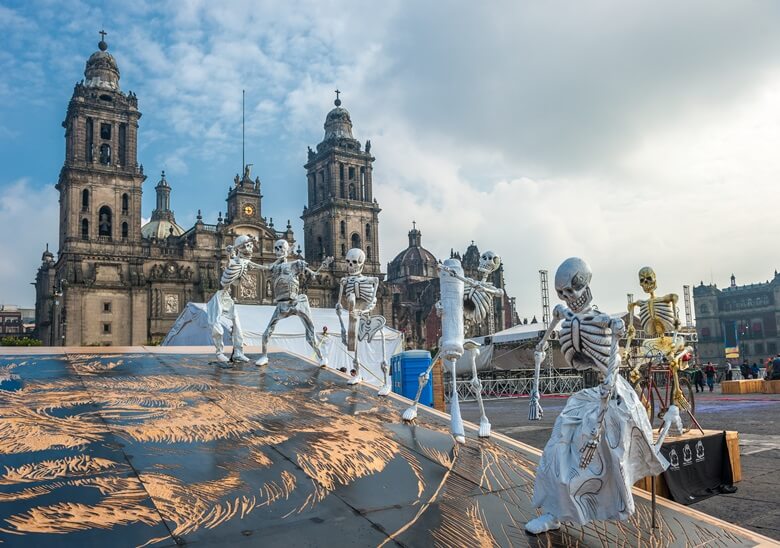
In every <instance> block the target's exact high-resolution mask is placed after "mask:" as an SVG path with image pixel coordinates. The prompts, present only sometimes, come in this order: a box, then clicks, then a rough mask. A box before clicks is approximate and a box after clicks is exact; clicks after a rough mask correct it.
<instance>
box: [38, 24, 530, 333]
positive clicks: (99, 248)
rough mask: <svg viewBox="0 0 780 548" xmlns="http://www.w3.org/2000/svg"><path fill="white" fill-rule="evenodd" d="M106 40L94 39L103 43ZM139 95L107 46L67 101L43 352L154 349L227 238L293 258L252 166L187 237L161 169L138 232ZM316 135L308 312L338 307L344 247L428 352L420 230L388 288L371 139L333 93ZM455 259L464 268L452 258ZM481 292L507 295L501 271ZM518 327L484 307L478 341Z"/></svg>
mask: <svg viewBox="0 0 780 548" xmlns="http://www.w3.org/2000/svg"><path fill="white" fill-rule="evenodd" d="M103 38H104V37H103ZM140 118H141V112H140V111H139V110H138V98H137V97H136V95H135V94H134V93H133V92H132V91H128V92H124V91H122V89H121V88H120V85H119V67H118V66H117V63H116V60H115V59H114V57H113V56H112V55H111V54H110V53H109V52H108V45H107V44H106V42H105V40H104V39H101V41H100V42H99V44H98V51H96V52H95V53H93V54H92V55H91V56H90V58H89V60H88V61H87V64H86V69H85V70H84V80H82V81H81V82H79V83H77V84H76V86H75V88H74V90H73V96H72V97H71V99H70V103H69V104H68V110H67V113H66V115H65V121H64V122H63V123H62V125H63V127H64V128H65V162H64V164H63V166H62V169H61V171H60V175H59V180H58V182H57V185H56V188H57V190H58V191H59V203H60V223H59V247H58V253H57V256H56V257H55V255H54V254H53V253H52V252H50V251H49V248H48V245H47V246H46V251H44V253H43V256H42V258H41V260H42V262H41V265H40V266H39V267H38V271H37V274H36V278H35V291H36V303H35V315H36V326H37V327H36V328H37V336H38V338H39V339H41V341H42V343H43V344H44V345H51V346H60V345H67V346H90V345H94V346H104V345H105V346H110V345H114V346H129V345H145V344H156V343H158V342H159V341H161V340H162V339H163V338H164V337H165V335H166V334H167V333H168V331H169V329H170V327H171V326H172V325H173V323H174V322H175V320H176V318H177V317H178V316H179V314H180V313H181V312H182V310H183V308H184V307H185V306H186V304H187V303H188V302H207V301H208V300H209V298H211V296H212V295H213V294H214V293H215V292H216V291H217V290H218V289H219V279H220V275H221V271H222V268H223V267H224V265H225V264H226V263H227V259H228V252H227V250H226V248H227V246H228V245H230V244H232V243H233V240H234V239H235V238H236V236H238V235H241V234H250V235H252V236H254V237H255V238H256V240H257V245H256V247H255V249H256V252H255V256H254V258H253V260H254V261H255V262H258V263H261V264H268V263H271V262H273V261H274V260H275V256H274V254H273V244H274V242H275V241H276V240H277V239H285V240H287V241H288V242H289V243H290V247H291V249H295V244H296V239H295V236H294V234H293V231H292V227H291V224H290V222H289V221H287V224H286V226H282V227H280V228H277V227H275V226H274V223H273V220H272V218H271V217H265V216H264V215H263V209H262V194H261V186H262V185H261V183H260V179H259V178H258V177H254V178H253V177H252V173H251V166H249V165H247V166H245V167H244V172H243V174H240V175H238V174H237V175H236V176H235V177H234V178H233V181H232V182H231V183H230V189H229V191H228V193H227V197H226V202H227V207H226V210H225V211H226V213H225V216H224V217H223V216H222V214H221V213H220V216H219V218H218V219H217V222H216V224H209V223H206V222H204V220H203V218H202V217H201V214H200V211H198V215H197V220H196V222H195V224H194V225H193V226H192V227H190V228H188V229H185V228H184V227H182V226H180V225H179V224H178V223H177V222H176V217H175V215H174V212H173V209H172V208H171V194H172V191H173V189H172V186H171V184H170V183H169V182H168V180H167V178H166V176H165V172H162V173H161V174H160V176H159V180H158V181H157V183H156V185H155V187H154V190H155V193H156V202H155V209H154V210H153V211H152V215H151V219H150V221H149V222H148V223H146V224H143V225H142V212H141V195H142V185H143V183H144V181H145V180H146V179H147V176H146V175H145V174H144V168H143V165H142V164H139V163H138V159H137V150H138V146H137V143H138V127H139V126H138V121H139V119H140ZM324 129H325V134H324V137H323V140H322V142H320V143H319V144H318V145H317V146H316V148H315V149H312V148H311V147H309V149H308V156H307V159H306V164H305V165H304V169H305V170H306V184H307V191H308V202H307V204H306V205H305V206H304V209H303V213H302V215H301V219H302V220H303V232H304V234H303V249H301V246H300V245H298V246H297V250H296V254H297V257H298V258H304V257H305V258H306V260H307V261H308V262H309V263H310V264H311V265H312V267H313V268H316V267H317V266H318V265H319V264H320V263H321V262H322V260H323V259H324V258H325V257H329V256H332V257H334V261H333V263H332V264H331V265H330V266H329V267H328V268H327V269H325V270H323V271H322V272H321V273H320V274H319V275H318V276H316V277H315V278H311V279H306V280H303V284H302V288H303V289H304V290H305V291H306V293H307V294H308V296H309V301H310V302H311V305H312V306H313V307H323V308H330V307H333V306H335V304H336V303H335V301H336V298H337V295H338V280H339V279H340V278H341V277H342V276H344V275H346V263H345V255H346V252H347V250H349V249H350V248H353V247H357V248H360V249H363V251H364V252H365V254H366V263H365V268H364V273H365V274H368V275H372V276H377V277H379V279H380V280H382V281H383V283H381V284H380V290H379V293H378V303H377V307H376V308H375V309H374V311H375V313H376V314H382V315H384V316H385V317H386V318H387V319H388V323H389V324H390V325H392V326H393V327H395V328H397V329H399V330H401V331H403V332H404V333H405V334H406V341H407V346H408V347H412V348H431V347H435V346H436V345H437V341H438V337H439V334H440V331H441V325H440V322H439V319H438V315H437V314H436V313H435V310H434V304H435V303H436V301H437V300H438V298H439V286H438V271H437V268H436V263H437V260H436V258H435V257H434V256H433V255H432V254H431V253H430V252H428V251H427V250H425V249H424V248H423V247H422V245H421V233H420V231H419V230H417V228H416V226H415V227H414V228H413V229H412V231H410V232H409V247H408V248H407V249H406V250H404V251H402V252H401V253H400V254H398V256H397V257H396V258H395V259H394V260H393V261H392V262H391V263H390V264H389V265H388V274H389V275H388V279H387V280H386V281H384V274H383V273H382V272H381V263H380V260H379V212H380V211H381V210H380V207H379V204H378V202H377V200H376V198H375V197H374V191H373V173H372V172H373V162H374V157H373V156H372V155H371V141H366V142H365V143H361V142H360V141H358V140H357V139H355V137H354V135H353V132H352V119H351V117H350V115H349V112H348V111H347V110H346V109H345V108H343V107H342V106H341V100H340V99H339V92H338V91H337V92H336V100H335V108H333V109H332V110H331V111H330V112H329V113H328V114H327V116H326V118H325V125H324ZM452 256H454V257H457V258H459V259H460V258H461V257H460V255H459V254H456V253H452ZM478 261H479V250H478V249H477V247H476V245H474V244H473V242H472V245H471V246H470V247H469V248H468V249H467V250H466V252H465V253H464V255H463V257H462V262H463V267H464V271H465V273H466V275H468V276H471V277H476V266H477V263H478ZM491 281H492V282H493V283H494V284H495V285H496V286H497V287H501V288H504V278H503V266H502V267H501V268H500V269H499V270H498V271H496V272H494V273H493V278H492V279H491ZM234 298H235V299H236V301H237V302H239V303H241V304H269V305H270V304H272V296H271V283H270V280H269V279H268V274H267V273H266V272H263V271H255V272H253V275H252V276H250V277H249V278H248V279H246V280H244V281H242V283H241V285H240V286H239V288H238V290H237V295H235V296H234ZM514 323H516V314H515V313H514V301H513V299H511V298H509V297H506V296H504V297H503V298H500V299H494V303H493V314H492V315H491V316H490V318H488V320H486V323H485V325H481V326H476V328H475V332H474V333H469V334H468V335H482V334H487V333H491V332H495V331H496V330H500V329H504V328H506V327H509V326H511V325H514Z"/></svg>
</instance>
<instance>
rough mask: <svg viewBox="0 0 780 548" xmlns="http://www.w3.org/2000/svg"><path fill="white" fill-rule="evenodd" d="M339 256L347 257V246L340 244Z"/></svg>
mask: <svg viewBox="0 0 780 548" xmlns="http://www.w3.org/2000/svg"><path fill="white" fill-rule="evenodd" d="M341 256H342V257H346V256H347V246H345V245H344V244H341Z"/></svg>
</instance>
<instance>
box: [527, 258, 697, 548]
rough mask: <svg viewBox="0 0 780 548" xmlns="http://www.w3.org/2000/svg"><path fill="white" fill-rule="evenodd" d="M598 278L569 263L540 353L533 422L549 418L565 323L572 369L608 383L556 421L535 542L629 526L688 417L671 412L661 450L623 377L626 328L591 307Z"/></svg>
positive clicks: (580, 395) (537, 500)
mask: <svg viewBox="0 0 780 548" xmlns="http://www.w3.org/2000/svg"><path fill="white" fill-rule="evenodd" d="M591 275H592V273H591V270H590V267H589V266H588V265H587V263H585V261H583V260H582V259H579V258H576V257H572V258H570V259H566V260H565V261H564V262H563V264H561V266H560V267H559V268H558V271H557V272H556V274H555V290H556V292H557V293H558V296H559V297H560V298H561V300H563V301H565V302H566V306H563V305H558V306H556V307H555V310H554V311H553V320H552V322H551V323H550V326H549V328H548V329H547V331H546V332H545V334H544V337H543V338H542V340H541V341H540V342H539V344H538V345H537V347H536V352H535V353H534V358H535V366H536V371H535V379H534V389H533V392H532V398H531V409H530V413H529V419H532V420H538V419H540V418H541V407H540V406H539V369H540V365H541V363H542V361H543V360H544V356H545V352H544V347H545V344H546V343H547V340H548V338H549V337H550V335H551V334H552V333H553V330H554V329H555V327H556V326H557V324H558V323H560V322H563V323H562V325H561V331H560V341H561V352H562V353H563V357H564V360H565V361H566V364H567V365H568V366H569V367H571V368H573V369H578V370H583V369H595V370H597V371H598V372H599V373H600V374H601V377H602V383H601V384H600V385H599V386H596V387H594V388H587V389H585V390H581V391H580V392H577V393H576V394H573V395H572V396H571V397H569V399H568V401H567V402H566V406H565V408H564V409H563V412H562V413H561V414H560V415H559V416H558V418H557V419H556V420H555V425H554V427H553V432H552V436H551V437H550V440H549V441H548V442H547V445H546V446H545V448H544V453H543V454H542V458H541V460H540V461H539V467H538V469H537V474H536V482H535V485H534V496H533V503H534V505H535V506H536V507H537V508H542V510H543V512H544V513H543V514H542V515H541V516H539V517H537V518H535V519H533V520H531V521H529V522H528V523H527V524H526V525H525V529H526V531H528V532H529V533H533V534H539V533H542V532H544V531H549V530H551V529H557V528H558V527H560V522H561V521H568V522H573V523H577V524H580V525H582V524H585V523H588V522H589V521H592V520H614V519H620V520H625V519H628V517H629V516H630V515H631V514H632V513H633V512H634V499H633V496H632V493H631V487H632V486H633V484H634V482H636V481H638V480H639V479H641V478H643V477H645V476H649V475H657V474H660V473H661V472H662V471H663V470H665V469H666V467H667V466H668V462H667V461H666V459H664V457H663V456H661V454H660V453H659V449H660V447H661V443H662V442H663V439H664V437H665V436H666V434H667V432H668V431H669V428H670V427H671V426H672V424H674V425H675V426H676V428H677V429H678V430H681V428H682V424H681V421H680V413H679V411H678V409H677V407H676V406H671V407H670V408H669V410H668V412H667V414H666V416H665V418H664V428H663V430H662V432H661V436H660V437H659V439H658V442H657V443H656V444H655V445H653V430H652V427H651V426H650V422H649V420H648V418H647V413H646V412H645V409H644V407H643V406H642V404H641V403H640V401H639V398H638V396H637V394H636V392H635V391H634V390H633V388H632V387H631V385H630V384H629V383H628V382H627V381H626V380H625V379H623V377H621V376H620V375H619V374H618V370H619V367H620V354H619V352H618V340H619V338H620V335H621V333H622V332H623V322H622V320H619V319H615V318H611V317H610V316H609V315H607V314H603V313H601V312H599V311H598V310H597V309H596V308H595V307H594V306H593V305H592V304H591V299H592V295H591V292H590V280H591Z"/></svg>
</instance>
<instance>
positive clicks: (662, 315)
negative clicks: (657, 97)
mask: <svg viewBox="0 0 780 548" xmlns="http://www.w3.org/2000/svg"><path fill="white" fill-rule="evenodd" d="M653 312H654V314H655V319H656V320H659V321H660V322H661V324H662V325H663V331H664V332H666V331H672V330H673V329H674V320H675V315H674V308H672V303H666V302H663V301H659V300H658V299H654V300H653ZM639 322H640V323H641V324H642V329H644V331H645V333H646V334H647V335H648V336H661V335H663V333H657V332H656V330H655V326H654V325H653V321H652V318H651V317H650V305H649V301H642V303H641V304H640V305H639Z"/></svg>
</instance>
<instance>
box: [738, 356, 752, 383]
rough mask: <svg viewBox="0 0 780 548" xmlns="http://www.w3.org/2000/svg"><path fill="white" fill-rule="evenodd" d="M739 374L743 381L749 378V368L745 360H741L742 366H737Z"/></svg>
mask: <svg viewBox="0 0 780 548" xmlns="http://www.w3.org/2000/svg"><path fill="white" fill-rule="evenodd" d="M739 373H740V374H741V375H742V378H743V379H749V378H750V366H749V365H748V361H747V360H743V362H742V365H740V366H739Z"/></svg>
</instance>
